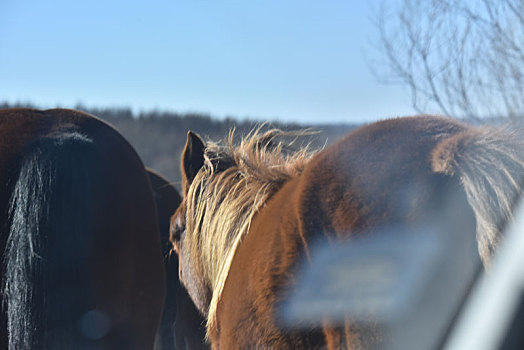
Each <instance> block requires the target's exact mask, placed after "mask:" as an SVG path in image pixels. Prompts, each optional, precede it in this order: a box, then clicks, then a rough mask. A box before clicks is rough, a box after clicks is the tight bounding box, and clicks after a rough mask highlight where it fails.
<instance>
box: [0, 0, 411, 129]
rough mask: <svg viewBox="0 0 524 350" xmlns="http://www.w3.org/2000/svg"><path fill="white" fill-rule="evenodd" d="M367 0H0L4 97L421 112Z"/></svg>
mask: <svg viewBox="0 0 524 350" xmlns="http://www.w3.org/2000/svg"><path fill="white" fill-rule="evenodd" d="M377 3H378V0H374V1H370V2H365V1H347V0H340V1H309V0H285V1H282V0H280V1H276V0H275V1H245V0H243V1H242V0H239V1H222V0H180V1H175V0H148V1H129V0H128V1H121V0H116V1H111V0H90V1H83V0H76V1H70V0H67V1H66V0H54V1H53V0H0V100H7V101H10V102H15V101H31V102H33V103H35V104H37V105H39V106H42V107H52V106H56V105H60V106H64V107H72V106H75V105H76V104H77V103H82V104H84V105H87V106H96V107H112V106H117V107H131V108H133V110H134V111H136V112H138V111H142V110H151V109H154V108H157V109H160V110H171V111H179V112H188V111H191V112H204V113H209V114H211V115H213V116H217V117H224V116H234V117H238V118H246V117H248V118H258V119H269V120H276V119H279V120H283V121H299V122H313V123H315V122H362V121H371V120H376V119H380V118H384V117H392V116H398V115H404V114H413V113H414V111H413V110H412V108H411V106H410V100H409V95H408V91H407V90H404V89H403V88H400V87H396V86H384V85H381V84H380V83H378V82H377V81H376V78H375V77H374V76H373V74H372V73H371V71H370V69H369V67H368V64H367V63H366V57H373V55H374V51H373V49H372V46H371V44H370V43H371V40H372V39H373V36H374V35H375V32H374V28H373V24H372V21H371V17H372V13H373V11H372V8H371V6H370V4H377Z"/></svg>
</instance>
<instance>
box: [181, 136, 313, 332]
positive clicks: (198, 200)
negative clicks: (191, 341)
mask: <svg viewBox="0 0 524 350" xmlns="http://www.w3.org/2000/svg"><path fill="white" fill-rule="evenodd" d="M260 129H261V128H260V127H259V128H257V129H255V130H254V131H252V132H251V133H250V134H249V135H247V137H245V138H243V139H242V141H241V142H240V145H239V146H236V147H235V146H233V134H234V132H233V131H231V132H230V133H229V138H228V146H220V145H218V144H214V143H210V144H208V145H207V146H206V151H205V155H204V158H205V163H204V166H203V167H202V168H201V169H200V170H199V172H198V173H197V175H196V177H195V179H194V180H193V182H192V183H191V186H190V187H189V190H188V193H187V197H186V203H187V208H186V234H185V238H184V245H185V246H186V247H187V249H188V252H189V254H190V259H191V260H192V261H193V263H195V264H196V265H197V268H198V269H199V271H200V273H202V275H203V278H204V280H205V281H206V282H207V283H209V285H210V287H211V289H212V292H213V294H212V299H211V303H210V306H209V312H208V317H207V325H208V329H209V327H211V326H212V325H213V324H214V322H215V314H216V308H217V305H218V302H219V300H220V297H221V294H222V291H223V288H224V284H225V281H226V278H227V275H228V272H229V268H230V266H231V262H232V260H233V257H234V255H235V252H236V249H237V247H238V245H239V243H240V241H241V240H242V238H243V237H244V235H245V234H246V233H247V232H248V231H249V227H250V224H251V220H252V218H253V216H254V215H255V214H256V213H257V211H258V210H259V208H260V207H261V206H262V205H263V204H264V203H265V202H266V201H267V200H268V199H269V198H270V197H271V196H272V195H273V194H274V193H275V192H276V191H277V190H278V189H279V188H280V187H281V186H282V185H283V184H284V183H285V182H286V181H287V180H288V179H290V178H292V177H295V176H298V175H299V174H300V173H301V172H302V170H303V168H304V165H305V164H306V163H307V161H308V160H309V158H310V156H311V154H310V153H309V152H308V147H303V148H301V149H300V150H298V151H295V152H291V151H289V150H287V149H285V147H286V146H285V145H284V144H283V143H282V142H275V137H279V138H280V137H282V136H295V137H297V136H301V135H304V134H307V132H295V133H289V132H283V131H280V130H270V131H267V132H265V133H261V131H260ZM223 168H225V169H223Z"/></svg>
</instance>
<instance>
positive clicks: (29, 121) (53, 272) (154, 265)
mask: <svg viewBox="0 0 524 350" xmlns="http://www.w3.org/2000/svg"><path fill="white" fill-rule="evenodd" d="M0 145H1V146H0V147H1V149H0V177H1V181H0V183H1V184H2V186H1V188H0V215H1V218H0V225H1V232H0V234H1V241H0V242H1V247H0V251H1V252H2V253H3V255H2V261H3V263H4V265H3V268H2V280H3V290H2V296H3V309H2V316H1V320H2V326H1V329H0V332H1V334H2V335H1V337H2V339H1V342H2V343H1V344H0V348H2V349H5V348H10V349H152V348H153V344H154V340H155V333H156V331H157V328H158V324H159V320H160V317H161V312H162V307H163V304H164V294H165V276H164V265H163V261H162V254H161V247H160V239H159V228H158V221H157V213H156V210H155V201H154V198H153V192H152V189H151V184H150V181H149V178H148V175H147V173H146V170H145V168H144V165H143V164H142V162H141V160H140V159H139V157H138V156H137V154H136V153H135V151H134V150H133V148H132V147H131V146H130V145H129V143H128V142H127V141H126V140H124V138H123V137H122V136H121V135H120V134H119V133H118V132H116V131H115V130H114V129H113V128H112V127H110V126H109V125H107V124H106V123H104V122H102V121H101V120H99V119H96V118H94V117H92V116H90V115H87V114H85V113H81V112H77V111H71V110H63V109H54V110H47V111H37V110H30V109H7V110H2V111H0Z"/></svg>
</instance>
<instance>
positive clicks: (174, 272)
mask: <svg viewBox="0 0 524 350" xmlns="http://www.w3.org/2000/svg"><path fill="white" fill-rule="evenodd" d="M147 173H148V175H149V179H150V180H151V185H152V187H153V193H154V195H155V201H156V207H157V213H158V224H159V227H160V242H161V243H162V248H163V249H162V250H163V255H164V264H165V271H166V301H165V305H164V311H163V313H162V320H161V322H160V327H159V330H158V334H157V339H156V342H155V349H158V350H160V349H162V350H173V349H175V350H176V349H186V350H201V349H202V350H204V349H208V348H209V347H208V346H207V344H206V342H205V332H206V331H205V320H204V318H203V317H202V315H200V312H199V311H198V310H197V309H196V307H195V305H194V304H193V301H192V300H191V298H190V297H189V295H188V294H187V291H186V290H185V289H184V287H182V286H181V285H180V281H179V279H178V258H177V256H176V255H175V254H171V250H172V249H171V243H170V241H169V223H170V219H171V215H172V214H173V213H174V212H175V210H176V209H177V208H178V206H179V205H180V202H181V201H182V198H181V197H180V195H179V194H178V191H177V190H176V189H175V187H174V186H173V185H172V184H171V183H170V182H169V181H168V180H167V179H165V178H164V177H162V176H161V175H159V174H157V173H156V172H155V171H153V170H151V169H147Z"/></svg>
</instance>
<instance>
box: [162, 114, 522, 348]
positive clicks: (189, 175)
mask: <svg viewBox="0 0 524 350" xmlns="http://www.w3.org/2000/svg"><path fill="white" fill-rule="evenodd" d="M285 136H286V135H285V133H282V132H280V131H278V130H270V131H268V132H265V133H261V132H257V131H255V132H253V133H251V134H250V135H248V136H247V137H245V138H244V139H243V140H242V141H241V142H240V144H239V145H234V143H233V140H232V137H231V136H230V138H229V144H228V145H223V146H222V145H218V144H215V143H212V142H208V143H206V142H204V141H203V140H202V139H201V138H200V137H199V136H198V135H196V134H194V133H192V132H189V133H188V139H187V143H186V147H185V149H184V152H183V154H182V166H181V169H182V190H183V195H184V199H183V202H182V204H181V206H180V207H179V209H178V210H177V212H176V213H175V214H174V215H173V218H172V227H171V240H172V242H173V245H174V249H175V250H176V251H177V253H178V255H179V263H180V278H181V281H182V283H183V284H184V285H185V287H186V288H187V289H188V291H189V294H190V295H191V297H192V299H193V300H194V302H195V305H196V306H197V307H198V308H199V309H200V310H201V312H202V313H203V314H205V315H207V334H208V336H209V339H210V342H211V345H212V347H213V348H214V349H296V348H300V349H302V348H303V349H324V348H328V349H340V348H351V349H360V348H368V347H375V346H380V345H381V342H382V338H381V335H380V330H374V329H367V328H365V327H364V328H359V325H357V324H353V323H352V322H351V321H350V317H351V315H348V317H349V318H348V320H347V321H346V322H345V324H343V325H340V324H332V323H330V322H329V320H326V322H324V323H323V324H322V325H321V326H319V327H313V326H311V327H310V328H309V329H308V328H307V327H306V328H305V329H304V328H303V327H302V328H300V329H282V328H281V327H280V326H279V320H278V317H279V316H278V315H279V307H280V304H281V302H282V300H283V299H285V298H286V296H287V295H289V293H290V291H292V290H293V288H294V287H295V285H296V283H297V271H298V270H299V268H300V265H301V264H302V263H304V262H305V263H306V264H308V263H309V262H310V255H311V247H312V246H313V244H315V243H317V242H327V243H328V244H333V245H337V242H346V241H349V242H351V240H352V239H355V238H358V237H368V236H369V237H372V236H374V235H376V234H377V232H382V231H384V228H387V227H390V226H391V227H395V228H396V230H397V231H398V229H399V228H404V229H405V230H411V231H415V232H416V231H417V230H419V229H421V228H424V227H425V226H426V225H427V224H428V222H432V223H438V221H439V213H442V212H447V213H448V214H452V215H453V216H454V217H456V218H457V220H458V221H457V222H458V223H459V225H460V228H461V231H462V232H464V233H465V234H467V235H469V237H470V239H471V241H472V242H475V240H476V245H477V246H478V255H479V256H480V258H481V259H482V261H483V263H484V264H485V265H489V262H490V258H491V256H492V254H493V253H494V251H495V250H496V248H497V246H498V243H499V241H500V239H501V230H502V228H503V226H504V223H505V222H507V221H508V220H510V218H511V215H512V210H513V206H514V204H515V203H516V200H517V198H518V196H519V195H520V193H521V184H522V181H523V176H524V141H523V140H524V138H523V137H522V134H519V133H517V131H516V130H514V129H512V128H494V127H489V126H469V125H466V124H463V123H461V122H458V121H455V120H451V119H447V118H443V117H436V116H418V117H407V118H397V119H390V120H385V121H381V122H376V123H372V124H369V125H366V126H364V127H362V128H360V129H357V130H355V131H353V132H351V133H350V134H348V135H347V136H346V137H344V138H342V139H341V140H339V141H338V142H336V143H335V144H333V145H332V146H330V147H328V148H326V149H324V150H322V151H320V152H316V153H309V152H307V150H304V149H298V150H297V151H296V152H291V151H289V149H290V148H289V147H288V146H287V145H286V144H285V143H284V141H282V139H281V137H285ZM450 198H452V199H453V200H452V203H450ZM436 216H437V217H436ZM392 234H394V233H392ZM477 259H478V258H477ZM319 317H320V318H322V315H319ZM375 331H377V332H378V334H376V333H375Z"/></svg>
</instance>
